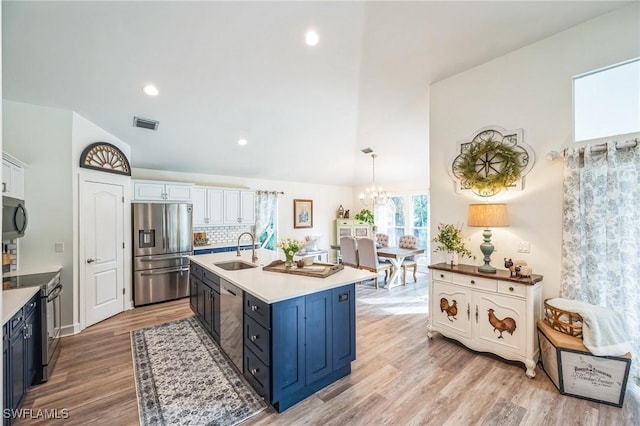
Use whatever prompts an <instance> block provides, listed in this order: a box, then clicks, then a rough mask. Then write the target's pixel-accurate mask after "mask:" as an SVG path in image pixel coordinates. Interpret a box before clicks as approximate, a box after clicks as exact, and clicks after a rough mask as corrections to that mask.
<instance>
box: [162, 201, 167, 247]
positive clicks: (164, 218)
mask: <svg viewBox="0 0 640 426" xmlns="http://www.w3.org/2000/svg"><path fill="white" fill-rule="evenodd" d="M162 248H163V249H165V250H166V249H167V206H166V205H164V204H163V205H162Z"/></svg>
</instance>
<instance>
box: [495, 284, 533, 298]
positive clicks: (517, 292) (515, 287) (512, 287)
mask: <svg viewBox="0 0 640 426" xmlns="http://www.w3.org/2000/svg"><path fill="white" fill-rule="evenodd" d="M498 293H504V294H512V295H514V296H518V297H525V296H526V294H527V289H526V288H525V286H524V284H516V283H511V282H508V281H498Z"/></svg>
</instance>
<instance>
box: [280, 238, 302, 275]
mask: <svg viewBox="0 0 640 426" xmlns="http://www.w3.org/2000/svg"><path fill="white" fill-rule="evenodd" d="M303 245H304V243H303V242H302V241H298V240H294V239H292V238H286V239H284V240H280V242H279V243H278V248H279V249H281V250H282V251H283V252H284V258H285V266H286V267H287V268H291V267H292V266H293V255H295V254H296V253H297V252H298V251H299V250H300V248H301V247H302V246H303Z"/></svg>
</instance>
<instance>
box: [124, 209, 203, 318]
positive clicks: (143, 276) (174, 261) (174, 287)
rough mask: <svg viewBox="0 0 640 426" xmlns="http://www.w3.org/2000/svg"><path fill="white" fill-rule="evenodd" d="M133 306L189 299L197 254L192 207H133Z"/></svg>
mask: <svg viewBox="0 0 640 426" xmlns="http://www.w3.org/2000/svg"><path fill="white" fill-rule="evenodd" d="M131 210H132V215H133V228H132V229H133V270H134V272H133V303H134V305H135V306H140V305H146V304H149V303H156V302H162V301H165V300H172V299H178V298H181V297H187V296H188V295H189V259H188V256H190V255H191V254H192V252H193V227H192V210H193V207H192V205H191V204H186V203H170V204H161V203H132V204H131Z"/></svg>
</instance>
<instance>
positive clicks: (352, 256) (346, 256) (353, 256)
mask: <svg viewBox="0 0 640 426" xmlns="http://www.w3.org/2000/svg"><path fill="white" fill-rule="evenodd" d="M340 254H341V256H342V264H343V265H345V266H351V267H352V268H357V267H358V243H357V241H356V239H355V238H353V237H340Z"/></svg>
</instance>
